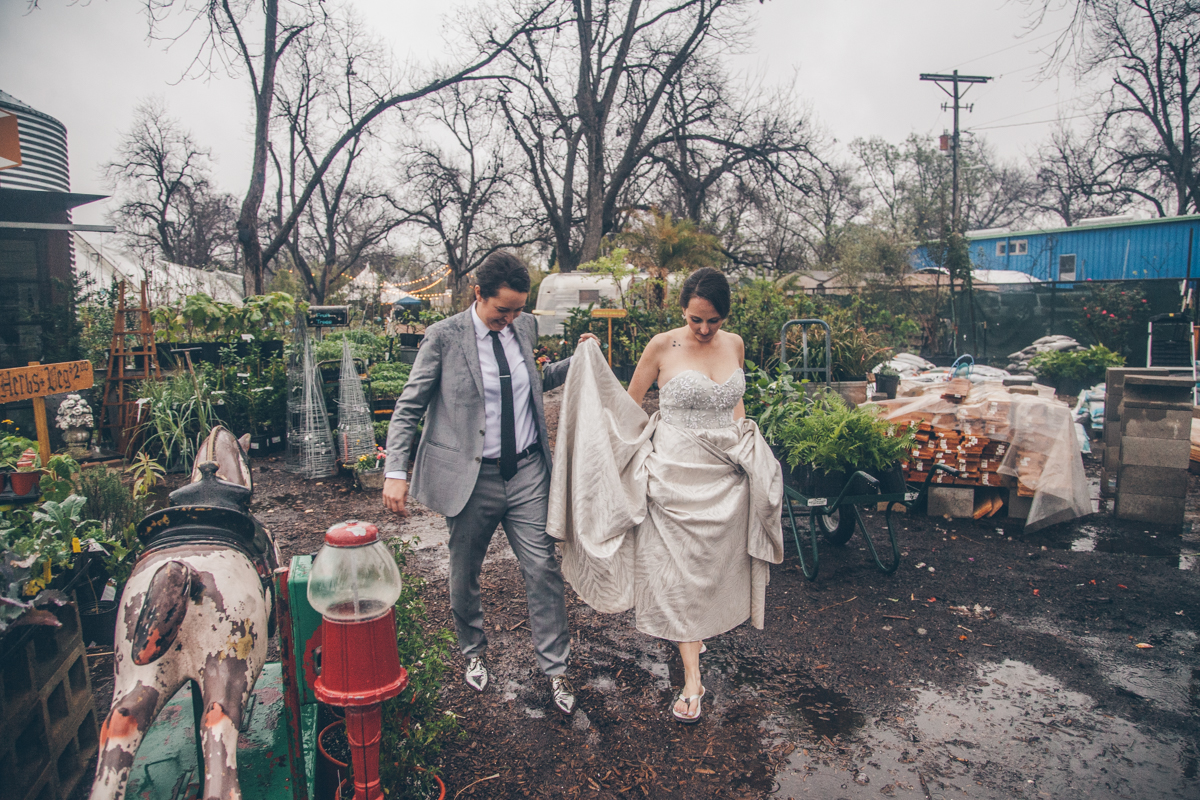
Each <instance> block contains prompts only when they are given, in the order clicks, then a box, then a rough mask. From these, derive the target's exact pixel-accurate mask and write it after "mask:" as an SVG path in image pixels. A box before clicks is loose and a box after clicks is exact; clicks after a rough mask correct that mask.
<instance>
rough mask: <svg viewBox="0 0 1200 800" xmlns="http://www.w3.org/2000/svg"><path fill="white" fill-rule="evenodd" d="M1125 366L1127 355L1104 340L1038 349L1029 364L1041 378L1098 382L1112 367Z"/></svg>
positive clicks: (1053, 380)
mask: <svg viewBox="0 0 1200 800" xmlns="http://www.w3.org/2000/svg"><path fill="white" fill-rule="evenodd" d="M1123 366H1125V357H1124V356H1122V355H1120V354H1119V353H1114V352H1113V351H1112V350H1109V349H1108V348H1107V347H1105V346H1104V345H1102V344H1097V345H1092V346H1091V347H1089V348H1088V349H1086V350H1074V351H1070V352H1068V351H1062V350H1059V351H1051V352H1047V353H1038V354H1037V355H1036V356H1034V357H1033V358H1031V359H1030V360H1029V368H1030V369H1031V370H1032V371H1033V372H1034V373H1035V374H1036V375H1037V376H1038V377H1039V378H1042V379H1044V380H1047V381H1051V382H1056V381H1059V380H1067V381H1088V382H1093V383H1095V382H1099V381H1102V380H1104V375H1105V371H1106V370H1107V369H1108V368H1109V367H1123Z"/></svg>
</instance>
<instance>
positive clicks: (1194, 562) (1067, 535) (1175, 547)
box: [1030, 515, 1200, 570]
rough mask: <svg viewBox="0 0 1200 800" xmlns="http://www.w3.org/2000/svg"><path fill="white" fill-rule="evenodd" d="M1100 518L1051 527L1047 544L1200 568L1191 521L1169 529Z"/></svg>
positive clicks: (1199, 546) (1199, 543)
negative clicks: (1161, 560) (1178, 528)
mask: <svg viewBox="0 0 1200 800" xmlns="http://www.w3.org/2000/svg"><path fill="white" fill-rule="evenodd" d="M1095 518H1096V517H1095V516H1094V517H1093V519H1095ZM1084 519H1085V520H1086V519H1087V518H1084ZM1101 519H1102V520H1103V521H1102V522H1099V521H1098V522H1087V521H1084V520H1077V521H1076V522H1074V523H1069V524H1066V525H1063V526H1061V527H1059V528H1056V529H1051V530H1048V531H1046V532H1045V544H1046V546H1047V547H1051V548H1053V549H1055V550H1073V551H1075V552H1088V553H1090V552H1097V553H1115V554H1119V555H1131V556H1143V557H1145V558H1154V559H1163V560H1164V561H1165V562H1166V563H1167V564H1169V565H1171V566H1178V567H1179V569H1182V570H1197V569H1200V537H1197V536H1194V535H1193V534H1192V531H1191V525H1190V524H1187V525H1185V526H1184V530H1183V531H1168V530H1163V529H1155V528H1147V527H1145V526H1144V525H1143V524H1142V523H1136V522H1133V523H1130V522H1126V521H1124V520H1117V519H1113V518H1111V517H1108V516H1107V515H1104V516H1103V517H1101ZM1030 541H1032V539H1031V540H1030Z"/></svg>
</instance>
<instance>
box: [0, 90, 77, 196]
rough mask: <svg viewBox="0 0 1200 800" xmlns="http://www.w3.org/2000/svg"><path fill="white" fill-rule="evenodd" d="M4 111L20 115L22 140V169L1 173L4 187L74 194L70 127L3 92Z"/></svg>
mask: <svg viewBox="0 0 1200 800" xmlns="http://www.w3.org/2000/svg"><path fill="white" fill-rule="evenodd" d="M0 109H3V110H5V111H7V112H8V113H10V114H13V115H14V116H16V118H17V129H18V131H19V135H20V138H21V166H19V167H14V168H13V169H6V170H3V171H0V186H3V187H4V188H5V189H26V190H33V191H41V192H69V191H71V177H70V167H69V165H68V163H67V129H66V127H65V126H64V125H63V124H62V123H61V122H59V121H58V120H56V119H55V118H54V117H52V116H50V115H49V114H43V113H42V112H41V111H37V110H35V109H33V108H31V107H29V106H27V105H26V104H25V103H22V102H21V101H20V100H18V99H17V98H15V97H13V96H12V95H10V94H7V93H5V92H3V91H0Z"/></svg>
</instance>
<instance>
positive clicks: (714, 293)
mask: <svg viewBox="0 0 1200 800" xmlns="http://www.w3.org/2000/svg"><path fill="white" fill-rule="evenodd" d="M693 297H699V298H701V299H702V300H707V301H708V302H710V303H712V307H713V308H715V309H716V310H717V313H718V314H720V315H721V319H725V318H726V317H728V316H729V281H728V280H726V278H725V276H724V275H723V274H722V273H721V271H720V270H715V269H713V268H712V267H702V268H700V269H698V270H696V271H695V272H693V273H692V274H691V275H688V276H687V280H685V281H684V282H683V288H682V289H680V290H679V305H680V306H682V307H683V308H687V305H688V303H690V302H691V301H692V298H693Z"/></svg>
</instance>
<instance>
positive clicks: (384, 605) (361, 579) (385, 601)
mask: <svg viewBox="0 0 1200 800" xmlns="http://www.w3.org/2000/svg"><path fill="white" fill-rule="evenodd" d="M400 588H401V583H400V570H399V569H398V568H397V567H396V561H395V560H394V559H393V558H392V554H391V552H390V551H389V550H388V548H387V547H386V546H385V545H384V544H383V542H381V541H379V533H378V531H377V530H376V528H375V526H374V525H371V524H370V523H365V522H358V521H357V520H351V521H349V522H343V523H341V524H339V525H335V526H333V527H332V528H330V529H329V530H328V531H327V532H326V534H325V545H324V546H323V547H322V548H321V550H320V551H319V552H318V553H317V557H316V559H315V560H314V561H313V565H312V571H311V572H310V573H309V577H308V602H309V603H310V604H311V605H312V607H313V608H314V609H316V611H317V613H319V614H320V615H321V616H323V617H325V618H326V619H331V620H336V621H338V622H364V621H366V620H369V619H375V618H376V617H381V616H383V615H384V614H386V613H387V612H388V611H389V610H390V609H391V607H392V606H393V605H395V603H396V600H397V598H399V597H400Z"/></svg>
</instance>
